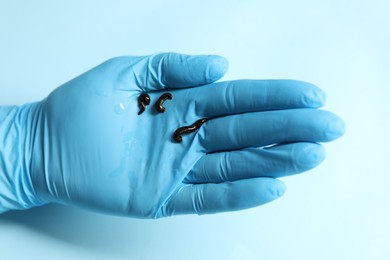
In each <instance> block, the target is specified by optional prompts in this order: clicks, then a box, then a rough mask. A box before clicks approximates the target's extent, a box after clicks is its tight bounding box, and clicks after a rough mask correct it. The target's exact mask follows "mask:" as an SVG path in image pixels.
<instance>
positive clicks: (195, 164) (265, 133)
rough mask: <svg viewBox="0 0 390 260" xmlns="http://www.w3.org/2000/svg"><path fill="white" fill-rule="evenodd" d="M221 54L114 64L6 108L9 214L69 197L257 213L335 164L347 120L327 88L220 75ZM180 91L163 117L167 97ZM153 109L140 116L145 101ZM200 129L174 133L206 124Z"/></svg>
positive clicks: (151, 209) (139, 211) (149, 210)
mask: <svg viewBox="0 0 390 260" xmlns="http://www.w3.org/2000/svg"><path fill="white" fill-rule="evenodd" d="M227 66H228V65H227V61H226V60H225V59H224V58H222V57H220V56H187V55H180V54H175V53H165V54H157V55H152V56H145V57H119V58H114V59H111V60H108V61H107V62H105V63H103V64H101V65H99V66H97V67H96V68H94V69H92V70H90V71H88V72H86V73H85V74H83V75H81V76H79V77H77V78H75V79H73V80H71V81H69V82H68V83H66V84H64V85H62V86H60V87H59V88H57V89H56V90H54V92H52V93H51V94H50V95H49V96H48V97H47V98H46V99H44V100H42V101H41V102H36V103H31V104H26V105H23V106H20V107H16V106H14V107H2V108H1V109H0V159H1V161H0V203H1V204H0V212H1V211H3V212H4V211H6V210H9V209H23V208H29V207H33V206H38V205H42V204H46V203H49V202H58V203H63V204H70V205H77V206H82V207H87V208H90V209H93V210H97V211H101V212H105V213H109V214H116V215H124V216H131V217H140V218H159V217H164V216H170V215H174V214H191V213H197V214H208V213H217V212H224V211H232V210H240V209H245V208H250V207H255V206H258V205H261V204H264V203H266V202H269V201H272V200H274V199H276V198H278V197H280V196H281V195H282V194H283V192H284V190H285V186H284V184H283V183H282V182H281V181H279V180H277V179H275V178H277V177H282V176H287V175H291V174H296V173H300V172H302V171H306V170H308V169H311V168H313V167H315V166H316V165H318V164H319V163H320V162H321V161H322V160H323V159H324V156H325V155H324V150H323V148H322V146H321V145H319V144H317V142H327V141H331V140H334V139H336V138H338V137H339V136H341V135H342V134H343V131H344V124H343V121H342V120H341V119H339V118H338V117H337V116H335V115H333V114H331V113H330V112H326V111H322V110H318V109H316V108H318V107H320V106H322V105H323V103H324V93H323V92H322V91H321V90H320V89H319V88H317V87H315V86H313V85H311V84H308V83H305V82H299V81H292V80H238V81H227V82H219V83H213V82H214V81H217V80H218V79H220V78H221V77H222V76H223V75H224V73H225V71H226V69H227ZM166 92H169V93H171V94H172V99H171V100H169V99H167V100H166V101H165V102H164V104H163V105H164V107H165V109H166V110H165V112H164V113H159V112H158V111H157V110H156V108H155V107H154V104H155V102H156V101H157V100H158V98H159V97H160V96H161V95H162V94H163V93H166ZM141 93H148V94H149V95H150V105H149V106H146V110H145V111H144V112H143V113H142V114H140V115H138V112H139V109H140V107H139V106H138V97H139V96H140V94H141ZM202 118H207V119H208V120H207V121H206V122H205V123H204V124H203V125H202V126H200V128H199V129H198V130H197V131H195V132H193V133H189V134H186V135H183V136H182V137H183V140H182V142H181V143H178V142H175V140H173V138H172V134H173V133H174V132H175V130H176V129H177V128H179V127H182V126H188V125H191V124H193V123H194V122H196V121H197V120H199V119H202Z"/></svg>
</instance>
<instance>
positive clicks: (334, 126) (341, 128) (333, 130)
mask: <svg viewBox="0 0 390 260" xmlns="http://www.w3.org/2000/svg"><path fill="white" fill-rule="evenodd" d="M328 120H329V121H328V126H327V127H326V138H327V139H328V141H333V140H335V139H338V138H340V137H341V136H343V135H344V134H345V127H346V126H345V122H344V120H343V119H341V118H340V117H338V116H336V115H335V114H333V113H329V119H328Z"/></svg>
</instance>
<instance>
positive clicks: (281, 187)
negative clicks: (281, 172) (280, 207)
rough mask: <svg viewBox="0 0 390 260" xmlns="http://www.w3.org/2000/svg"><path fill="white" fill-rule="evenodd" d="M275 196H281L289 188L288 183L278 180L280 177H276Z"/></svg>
mask: <svg viewBox="0 0 390 260" xmlns="http://www.w3.org/2000/svg"><path fill="white" fill-rule="evenodd" d="M274 186H275V196H276V197H277V198H280V197H282V196H283V195H284V193H285V192H286V190H287V186H286V184H284V182H282V181H280V180H278V179H275V185H274Z"/></svg>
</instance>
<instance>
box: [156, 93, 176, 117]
mask: <svg viewBox="0 0 390 260" xmlns="http://www.w3.org/2000/svg"><path fill="white" fill-rule="evenodd" d="M167 99H169V100H171V99H172V94H171V93H164V94H162V95H161V97H160V98H159V99H158V100H157V102H156V104H155V106H154V107H155V108H156V110H157V111H158V112H160V113H164V112H165V107H163V103H164V101H165V100H167Z"/></svg>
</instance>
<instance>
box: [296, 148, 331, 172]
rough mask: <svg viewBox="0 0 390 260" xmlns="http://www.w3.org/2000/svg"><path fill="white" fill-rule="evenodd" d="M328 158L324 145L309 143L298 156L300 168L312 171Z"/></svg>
mask: <svg viewBox="0 0 390 260" xmlns="http://www.w3.org/2000/svg"><path fill="white" fill-rule="evenodd" d="M325 157H326V151H325V149H324V147H323V146H322V145H319V144H315V143H309V144H307V145H306V147H304V148H303V149H302V150H301V151H300V152H299V154H298V156H297V163H298V165H299V166H300V168H303V169H305V170H306V169H307V170H309V169H311V168H314V167H316V166H317V165H318V164H320V163H321V162H322V161H323V160H324V159H325Z"/></svg>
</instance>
